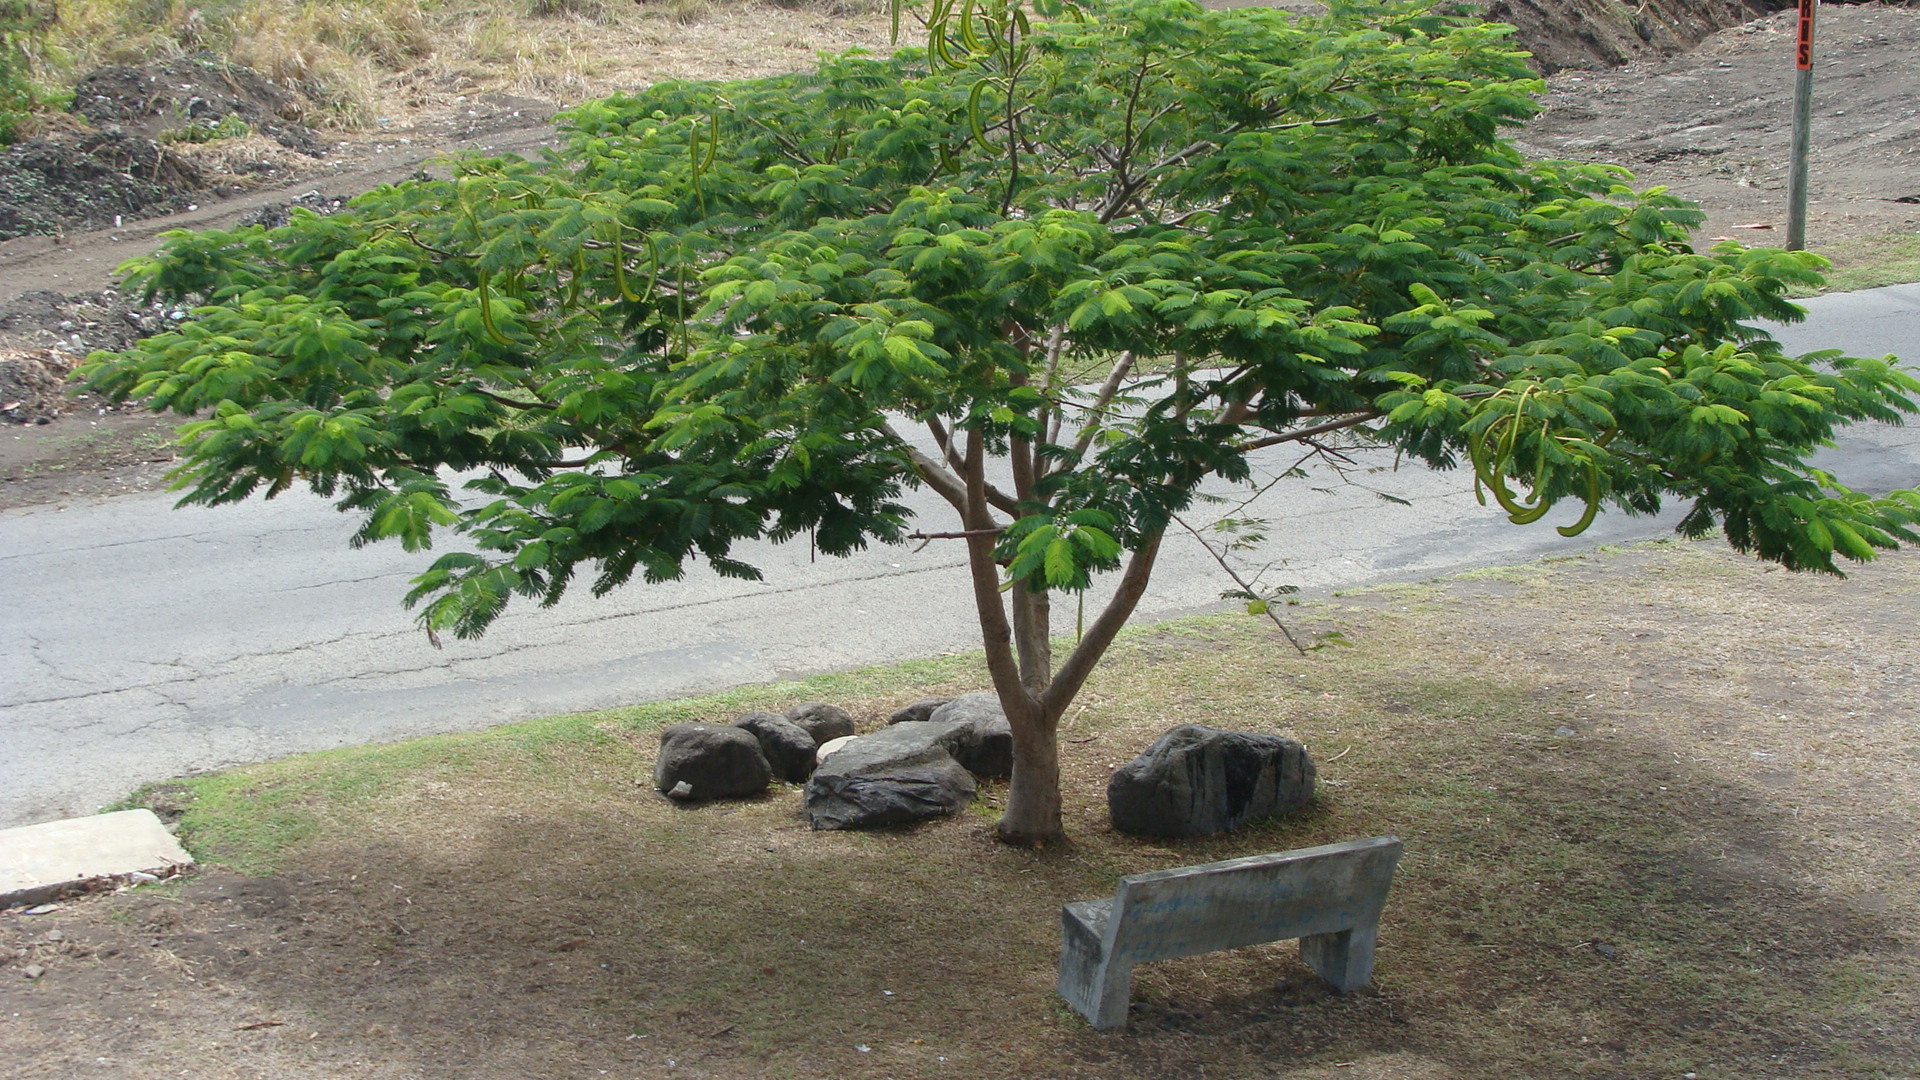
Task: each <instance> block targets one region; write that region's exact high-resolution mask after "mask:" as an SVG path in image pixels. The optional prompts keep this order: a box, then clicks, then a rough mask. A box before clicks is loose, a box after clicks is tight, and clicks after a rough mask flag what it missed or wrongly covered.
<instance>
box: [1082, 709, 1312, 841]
mask: <svg viewBox="0 0 1920 1080" xmlns="http://www.w3.org/2000/svg"><path fill="white" fill-rule="evenodd" d="M1314 775H1315V770H1314V767H1313V760H1312V759H1311V758H1309V757H1308V756H1307V748H1306V747H1304V746H1302V745H1300V744H1299V743H1297V742H1295V741H1293V740H1292V739H1283V738H1281V737H1280V736H1278V735H1262V734H1258V733H1255V732H1245V731H1222V730H1220V729H1218V728H1211V727H1206V726H1204V725H1201V724H1181V725H1180V726H1179V727H1176V728H1174V729H1173V730H1171V731H1169V732H1167V733H1166V734H1165V735H1162V736H1161V737H1160V738H1159V739H1158V740H1157V741H1155V742H1154V744H1153V745H1152V746H1150V747H1148V748H1147V752H1146V753H1144V754H1142V755H1140V756H1139V757H1137V758H1135V759H1133V760H1132V761H1130V762H1128V763H1126V764H1125V765H1122V766H1121V767H1120V768H1119V769H1117V770H1115V771H1114V774H1113V776H1112V778H1110V779H1109V780H1108V781H1107V811H1108V813H1109V815H1110V816H1111V818H1112V821H1113V827H1114V828H1115V829H1117V830H1119V831H1121V832H1124V833H1132V834H1133V835H1136V836H1158V837H1182V836H1208V835H1211V834H1213V833H1221V832H1228V831H1231V830H1233V829H1237V828H1239V827H1240V826H1242V825H1244V824H1246V823H1247V822H1249V821H1254V820H1257V819H1260V818H1265V817H1271V816H1272V815H1274V814H1276V813H1279V812H1280V811H1282V810H1286V809H1290V808H1292V807H1295V806H1301V805H1304V804H1305V803H1307V802H1309V801H1310V800H1312V798H1313V782H1314Z"/></svg>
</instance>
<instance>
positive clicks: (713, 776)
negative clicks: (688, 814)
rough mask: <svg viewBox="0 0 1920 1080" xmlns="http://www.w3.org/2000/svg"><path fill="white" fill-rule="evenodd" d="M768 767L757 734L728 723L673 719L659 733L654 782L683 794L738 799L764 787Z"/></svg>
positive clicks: (685, 796)
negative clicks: (674, 721)
mask: <svg viewBox="0 0 1920 1080" xmlns="http://www.w3.org/2000/svg"><path fill="white" fill-rule="evenodd" d="M772 779H773V769H772V767H771V766H769V765H768V764H767V755H766V754H765V753H764V752H763V751H762V750H761V749H760V740H759V739H756V738H754V737H753V733H752V732H750V731H747V730H746V729H744V728H737V727H734V726H732V725H730V724H675V725H673V726H672V727H670V728H667V729H666V730H665V731H662V732H661V733H660V757H659V758H658V759H657V760H655V761H654V763H653V786H654V787H656V788H659V789H660V790H661V791H664V792H667V793H669V794H673V793H674V792H675V790H676V786H677V785H679V784H686V785H687V787H688V789H689V790H687V791H684V792H680V793H678V794H675V795H674V797H675V798H683V799H740V798H745V797H747V796H749V795H758V794H760V793H761V792H763V791H765V790H767V783H768V781H770V780H772Z"/></svg>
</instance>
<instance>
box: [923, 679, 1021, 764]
mask: <svg viewBox="0 0 1920 1080" xmlns="http://www.w3.org/2000/svg"><path fill="white" fill-rule="evenodd" d="M927 722H928V723H932V724H948V725H952V726H953V727H954V729H955V730H954V731H953V732H952V733H951V734H949V735H947V736H946V739H945V741H946V743H947V752H948V753H950V754H952V755H953V757H954V760H955V761H958V762H959V763H960V764H962V765H964V766H966V769H967V771H968V772H970V773H972V774H973V775H975V776H991V777H997V778H999V779H1003V780H1004V779H1006V778H1007V777H1009V776H1012V775H1013V727H1012V726H1011V725H1009V724H1008V723H1007V713H1006V710H1005V709H1003V708H1001V707H1000V695H998V694H962V695H960V696H959V697H957V698H954V699H953V700H952V701H949V702H947V703H946V704H944V705H942V706H940V707H939V708H937V709H935V710H933V712H932V714H931V715H929V716H928V717H927Z"/></svg>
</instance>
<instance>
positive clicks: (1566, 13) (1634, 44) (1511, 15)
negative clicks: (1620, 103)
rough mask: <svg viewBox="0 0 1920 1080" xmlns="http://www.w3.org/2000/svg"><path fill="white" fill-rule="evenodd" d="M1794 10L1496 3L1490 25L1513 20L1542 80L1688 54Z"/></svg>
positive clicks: (1783, 3)
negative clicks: (1713, 38) (1716, 37)
mask: <svg viewBox="0 0 1920 1080" xmlns="http://www.w3.org/2000/svg"><path fill="white" fill-rule="evenodd" d="M1789 6H1791V5H1790V3H1789V2H1788V0H1645V2H1644V3H1641V4H1638V5H1631V4H1625V3H1621V2H1620V0H1494V3H1492V4H1489V5H1487V19H1488V20H1489V21H1491V22H1504V23H1512V24H1513V25H1514V28H1515V30H1516V31H1517V32H1516V33H1515V34H1514V40H1515V41H1516V42H1518V43H1519V44H1520V45H1522V46H1524V47H1525V48H1526V49H1527V50H1528V51H1530V52H1532V53H1533V65H1534V67H1535V69H1537V70H1538V71H1539V72H1540V73H1541V74H1543V75H1551V74H1553V73H1554V72H1556V71H1564V70H1567V69H1569V68H1601V67H1613V66H1615V65H1618V64H1624V63H1626V62H1628V61H1629V60H1634V59H1637V58H1639V57H1644V56H1671V55H1673V54H1675V53H1681V52H1685V51H1686V50H1688V49H1690V48H1692V47H1693V46H1694V45H1696V44H1698V43H1699V42H1700V41H1702V40H1704V39H1705V38H1707V37H1708V36H1710V35H1712V34H1715V33H1718V32H1719V31H1721V30H1725V29H1728V28H1729V27H1734V26H1739V25H1740V24H1741V23H1744V22H1747V21H1749V20H1752V19H1757V18H1759V17H1761V16H1763V15H1766V14H1767V13H1769V12H1773V11H1779V10H1780V9H1781V8H1785V7H1789Z"/></svg>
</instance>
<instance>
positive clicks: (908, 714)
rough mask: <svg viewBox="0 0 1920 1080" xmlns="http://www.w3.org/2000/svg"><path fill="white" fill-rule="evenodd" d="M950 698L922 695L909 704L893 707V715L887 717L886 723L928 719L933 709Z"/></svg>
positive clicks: (903, 722)
mask: <svg viewBox="0 0 1920 1080" xmlns="http://www.w3.org/2000/svg"><path fill="white" fill-rule="evenodd" d="M952 700H953V699H952V698H950V697H923V698H921V699H920V700H919V701H916V702H914V703H913V704H911V705H908V706H905V707H904V708H899V709H895V710H894V711H893V715H892V716H889V717H887V723H889V724H905V723H910V722H913V721H918V720H927V719H930V718H931V717H932V716H933V710H935V709H937V708H939V707H940V706H942V705H945V704H946V703H947V702H949V701H952Z"/></svg>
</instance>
